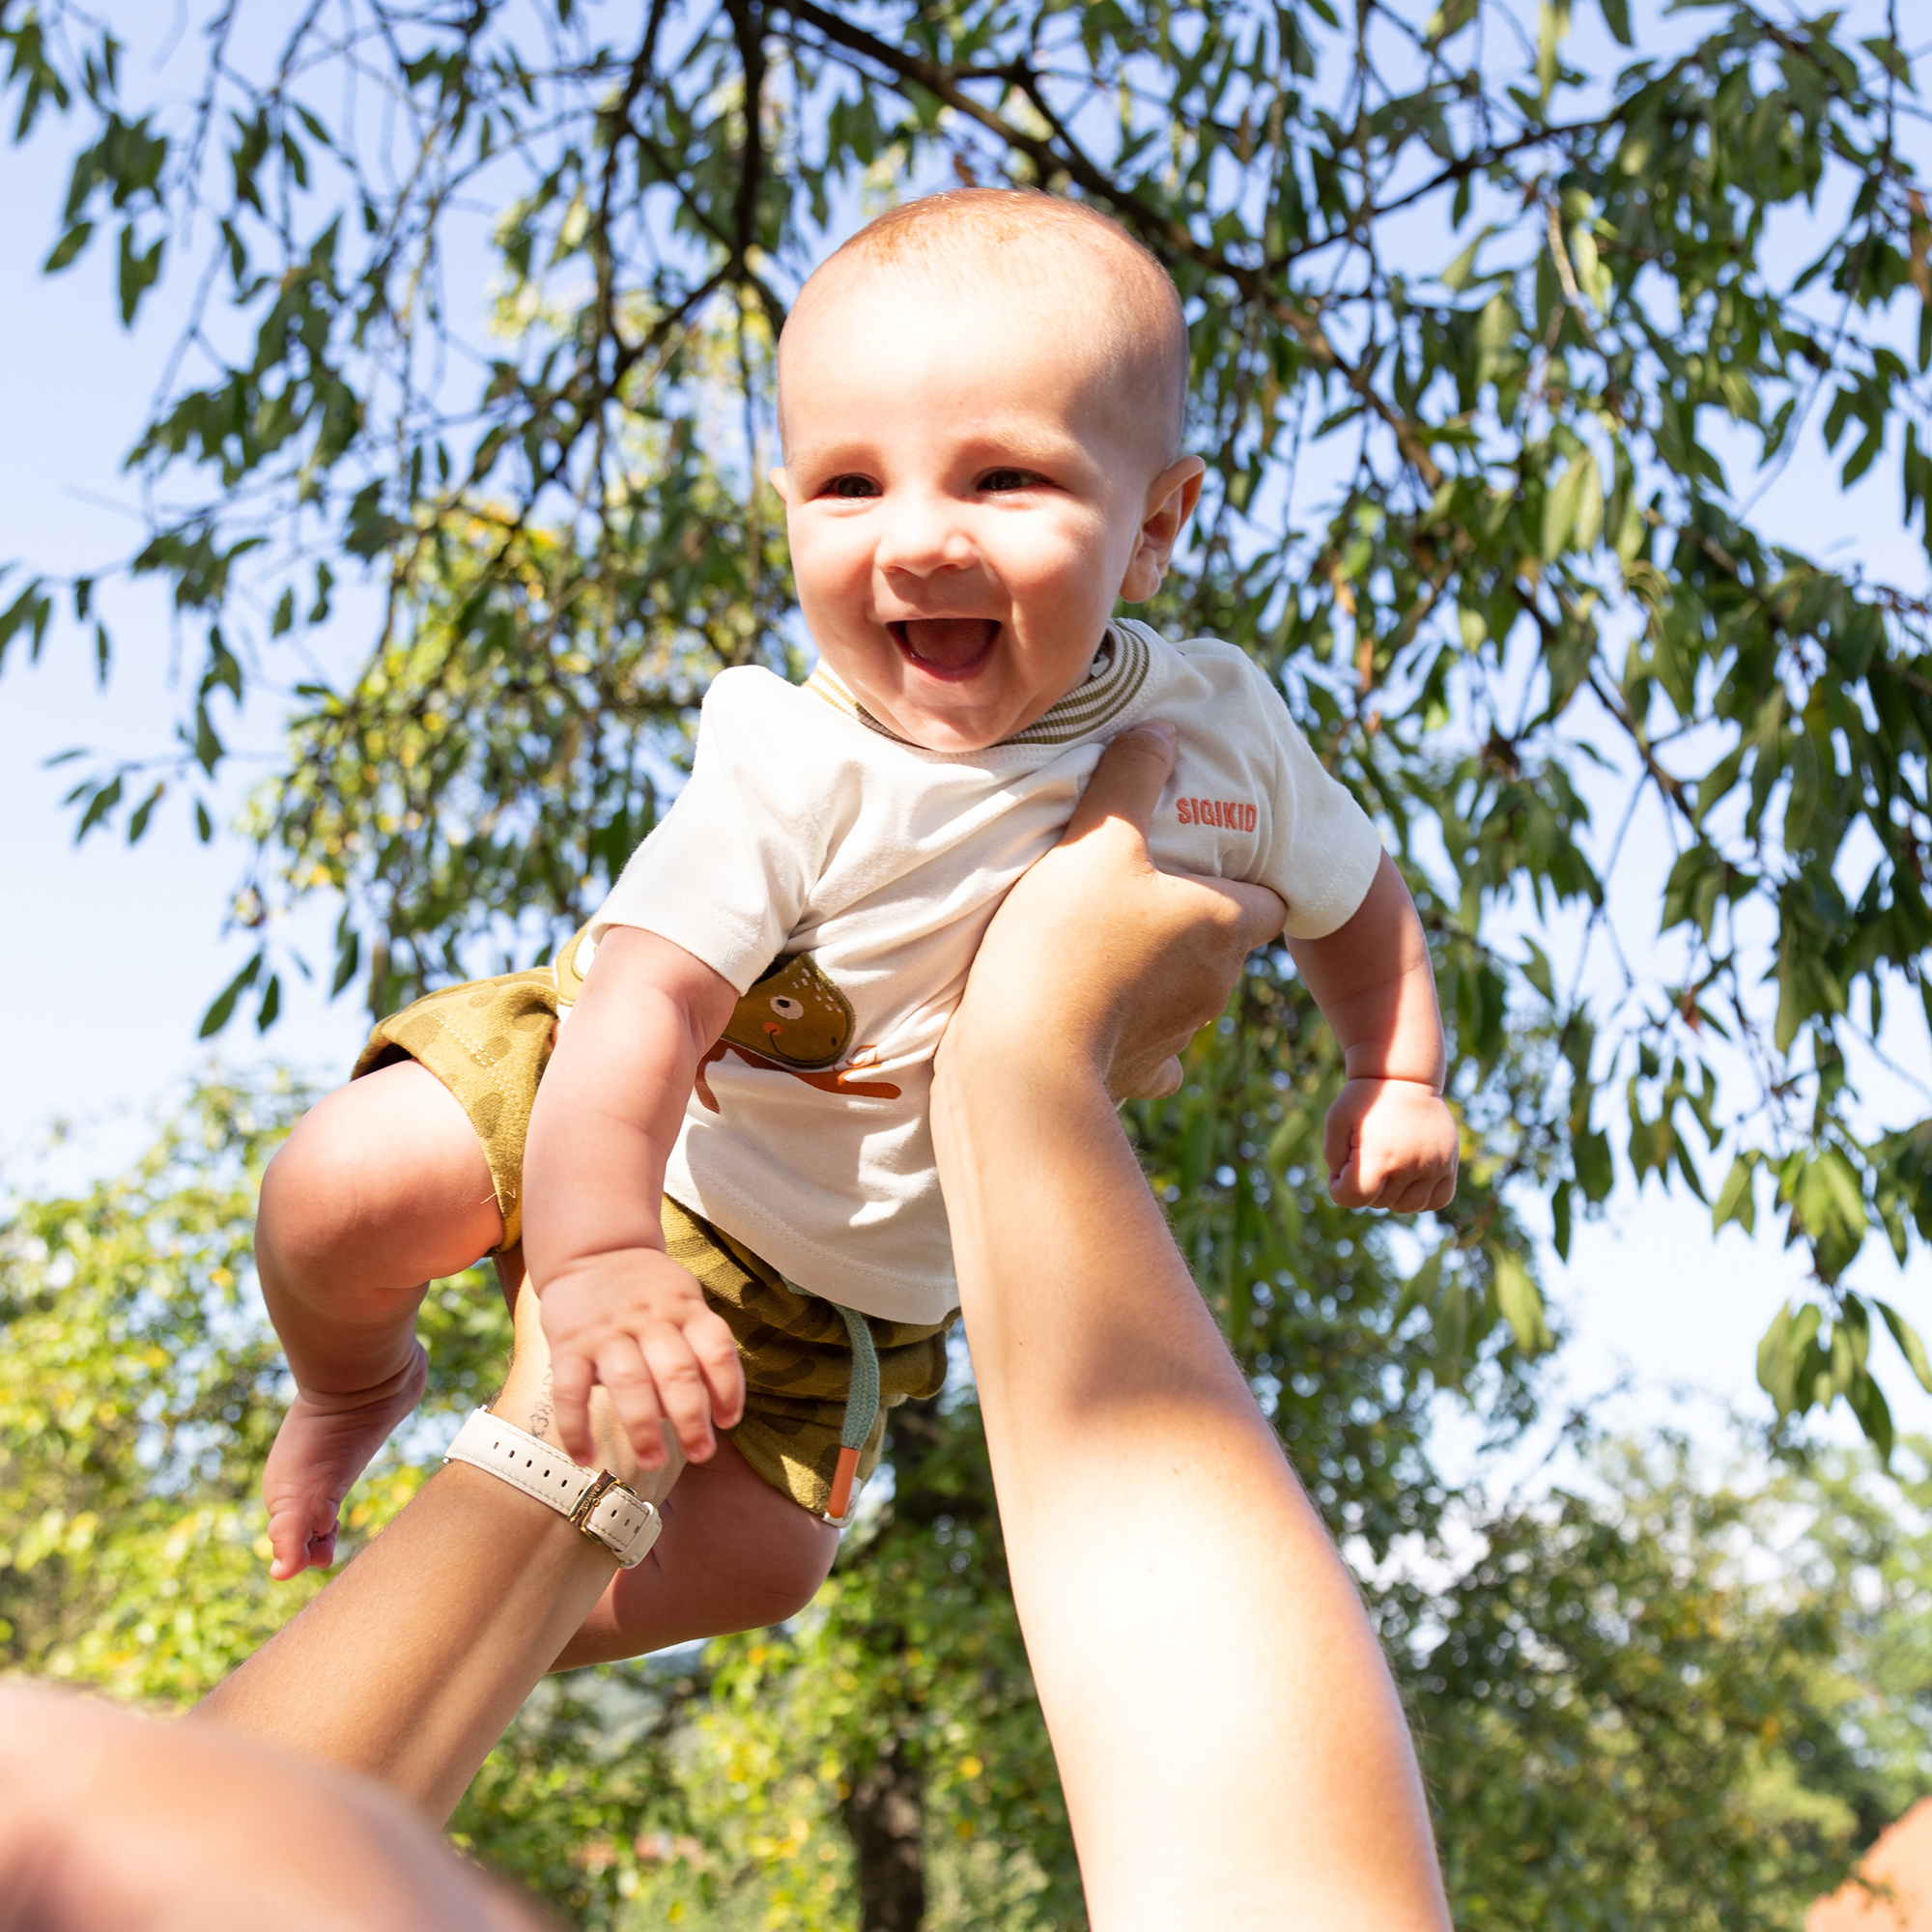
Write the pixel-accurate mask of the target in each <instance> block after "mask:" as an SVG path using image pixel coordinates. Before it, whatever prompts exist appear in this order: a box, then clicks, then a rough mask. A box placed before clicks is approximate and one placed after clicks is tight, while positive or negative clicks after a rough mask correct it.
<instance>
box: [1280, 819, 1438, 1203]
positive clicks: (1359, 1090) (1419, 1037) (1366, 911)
mask: <svg viewBox="0 0 1932 1932" xmlns="http://www.w3.org/2000/svg"><path fill="white" fill-rule="evenodd" d="M1287 944H1288V950H1289V952H1291V953H1292V954H1293V958H1294V963H1295V966H1296V968H1297V969H1298V970H1299V971H1300V974H1301V977H1302V980H1304V982H1305V983H1306V984H1307V987H1308V990H1309V991H1310V992H1311V993H1313V994H1314V996H1315V1001H1316V1004H1317V1005H1318V1006H1319V1007H1320V1008H1321V1014H1322V1017H1323V1018H1324V1019H1325V1020H1326V1021H1327V1022H1328V1025H1329V1029H1330V1031H1332V1032H1333V1034H1334V1035H1335V1037H1336V1038H1337V1039H1338V1040H1339V1041H1340V1042H1341V1046H1342V1055H1343V1064H1344V1065H1345V1066H1346V1067H1347V1068H1348V1080H1347V1083H1346V1084H1345V1085H1344V1087H1343V1089H1342V1092H1341V1094H1340V1096H1339V1097H1338V1098H1337V1100H1336V1102H1335V1104H1334V1105H1333V1106H1332V1107H1331V1108H1329V1110H1328V1123H1327V1131H1326V1134H1325V1135H1324V1138H1323V1144H1322V1153H1323V1155H1324V1157H1325V1158H1326V1160H1327V1162H1328V1177H1329V1178H1328V1192H1329V1193H1330V1195H1331V1196H1333V1198H1334V1199H1335V1200H1336V1201H1337V1202H1338V1203H1340V1205H1341V1206H1342V1207H1344V1208H1394V1209H1395V1210H1396V1211H1397V1212H1398V1213H1402V1214H1413V1213H1418V1212H1420V1211H1421V1210H1422V1209H1423V1208H1444V1207H1447V1206H1448V1204H1449V1201H1450V1199H1451V1197H1452V1196H1453V1195H1454V1194H1455V1192H1456V1155H1457V1139H1456V1122H1455V1120H1454V1119H1453V1117H1452V1116H1451V1115H1450V1112H1449V1109H1448V1108H1447V1107H1446V1106H1445V1105H1444V1104H1443V1101H1442V1081H1443V1074H1444V1070H1445V1063H1444V1059H1443V1051H1442V1019H1441V1015H1440V1013H1439V1012H1438V1010H1437V1009H1436V1005H1435V974H1434V972H1433V971H1432V970H1431V968H1430V964H1429V947H1428V943H1427V942H1426V941H1425V940H1424V938H1423V936H1422V922H1421V921H1420V920H1418V919H1417V918H1416V916H1415V903H1414V901H1413V900H1412V899H1410V897H1409V895H1408V888H1407V887H1406V886H1405V885H1404V884H1403V882H1402V874H1401V873H1400V872H1399V871H1397V870H1396V867H1395V862H1394V861H1393V860H1392V859H1391V858H1390V857H1389V856H1388V854H1387V853H1383V855H1382V862H1381V866H1380V867H1379V868H1378V871H1377V873H1376V876H1375V881H1374V883H1373V884H1372V885H1371V886H1370V887H1369V891H1368V896H1367V897H1366V898H1364V899H1363V901H1362V903H1361V904H1360V905H1359V906H1358V907H1357V908H1356V909H1355V912H1354V915H1353V916H1352V917H1351V918H1350V920H1349V921H1348V922H1347V923H1344V924H1343V925H1340V926H1338V927H1337V928H1336V929H1335V930H1334V931H1333V932H1331V933H1329V934H1328V935H1327V936H1326V937H1325V938H1322V939H1291V940H1289V941H1288V942H1287Z"/></svg>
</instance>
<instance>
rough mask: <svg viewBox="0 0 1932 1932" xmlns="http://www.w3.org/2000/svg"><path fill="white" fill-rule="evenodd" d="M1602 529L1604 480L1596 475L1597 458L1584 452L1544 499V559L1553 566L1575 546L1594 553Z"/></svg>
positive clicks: (1558, 479)
mask: <svg viewBox="0 0 1932 1932" xmlns="http://www.w3.org/2000/svg"><path fill="white" fill-rule="evenodd" d="M1603 529H1604V485H1603V479H1602V478H1601V477H1600V476H1599V475H1598V473H1597V459H1596V458H1595V457H1594V456H1593V455H1591V454H1590V452H1589V451H1588V450H1585V451H1584V452H1583V454H1582V455H1580V456H1578V457H1577V458H1575V459H1574V460H1573V461H1572V462H1571V463H1570V465H1569V466H1568V468H1566V469H1565V470H1564V471H1563V474H1562V475H1561V476H1560V477H1558V478H1557V480H1556V487H1555V488H1554V489H1553V490H1551V491H1550V492H1549V493H1548V495H1547V496H1546V497H1544V499H1543V546H1542V550H1543V555H1544V558H1545V559H1546V561H1548V562H1552V563H1553V562H1554V561H1555V560H1556V558H1557V557H1558V556H1560V555H1561V554H1563V552H1564V551H1566V550H1568V549H1569V548H1571V546H1572V544H1573V543H1574V545H1575V547H1576V548H1577V550H1582V551H1588V550H1593V549H1594V548H1595V547H1596V543H1597V539H1598V538H1599V537H1600V536H1601V535H1602V534H1603Z"/></svg>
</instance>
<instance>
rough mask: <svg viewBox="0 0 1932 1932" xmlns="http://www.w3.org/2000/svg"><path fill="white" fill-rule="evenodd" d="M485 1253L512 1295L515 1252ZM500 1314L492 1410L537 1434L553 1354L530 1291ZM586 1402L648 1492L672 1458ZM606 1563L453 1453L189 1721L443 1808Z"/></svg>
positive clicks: (609, 1462) (607, 1578)
mask: <svg viewBox="0 0 1932 1932" xmlns="http://www.w3.org/2000/svg"><path fill="white" fill-rule="evenodd" d="M499 1266H500V1267H501V1268H502V1269H503V1272H504V1276H505V1281H506V1285H508V1286H509V1287H510V1288H511V1289H513V1290H514V1289H515V1288H516V1287H517V1286H518V1284H519V1283H520V1281H521V1276H522V1269H521V1262H520V1260H519V1258H518V1257H517V1256H516V1255H515V1254H514V1253H512V1254H510V1255H507V1256H505V1257H504V1258H503V1260H502V1261H501V1262H500V1263H499ZM514 1313H515V1319H516V1327H517V1352H516V1359H515V1361H514V1363H513V1365H512V1367H511V1371H510V1378H509V1380H508V1381H507V1383H506V1384H505V1385H504V1388H503V1392H502V1394H501V1395H499V1396H498V1397H497V1400H496V1401H495V1402H494V1403H492V1404H491V1407H492V1408H493V1409H494V1410H495V1412H496V1413H497V1414H498V1415H500V1416H502V1417H503V1418H504V1420H505V1421H508V1422H513V1423H515V1424H516V1425H517V1426H518V1427H519V1428H520V1429H527V1430H529V1431H530V1432H531V1433H532V1434H541V1433H542V1432H543V1430H544V1429H545V1427H546V1424H547V1418H548V1416H549V1412H550V1390H549V1380H548V1374H547V1367H548V1362H549V1355H548V1352H547V1350H545V1347H544V1341H543V1330H542V1327H541V1324H540V1321H539V1318H538V1311H537V1302H536V1296H535V1295H534V1294H526V1293H518V1294H516V1296H515V1306H514ZM591 1413H592V1418H593V1421H594V1422H595V1423H596V1425H597V1440H596V1448H597V1452H598V1455H597V1460H599V1461H601V1463H602V1464H603V1466H604V1467H606V1468H609V1469H611V1470H612V1471H614V1472H615V1473H616V1474H618V1475H620V1476H623V1477H624V1478H625V1479H626V1480H627V1481H629V1482H631V1484H632V1486H633V1487H634V1488H635V1489H636V1490H637V1491H638V1492H639V1494H641V1495H643V1496H646V1497H647V1498H649V1499H650V1500H652V1501H657V1500H660V1499H662V1497H663V1496H664V1495H665V1494H666V1493H667V1492H668V1491H669V1489H670V1486H671V1485H672V1483H674V1482H675V1481H676V1479H677V1476H678V1474H679V1473H680V1471H681V1470H682V1468H683V1462H682V1459H681V1458H679V1457H678V1456H677V1455H676V1454H675V1453H674V1452H673V1453H672V1454H671V1455H670V1457H669V1460H668V1463H667V1464H666V1466H664V1467H663V1468H660V1469H658V1470H655V1471H652V1472H650V1473H649V1474H644V1473H642V1472H639V1471H638V1470H637V1469H636V1468H635V1466H634V1463H633V1461H632V1458H631V1455H630V1444H629V1438H628V1436H627V1435H626V1433H625V1432H624V1430H623V1429H622V1428H620V1427H618V1426H617V1425H616V1422H615V1419H614V1417H613V1416H612V1414H611V1409H610V1408H609V1406H607V1405H606V1404H605V1403H603V1402H601V1401H600V1402H598V1403H596V1404H594V1405H593V1406H592V1410H591ZM616 1568H617V1566H616V1560H615V1559H614V1558H613V1557H612V1556H611V1553H610V1551H609V1550H607V1549H605V1548H602V1546H600V1545H598V1544H596V1543H593V1542H591V1541H590V1539H589V1538H587V1537H586V1536H584V1535H583V1534H582V1531H580V1530H577V1529H574V1528H572V1527H571V1525H570V1523H569V1522H568V1521H567V1520H565V1519H564V1518H563V1517H560V1516H558V1515H557V1514H556V1512H555V1511H554V1510H552V1509H549V1508H547V1507H546V1506H545V1505H544V1504H542V1503H540V1502H538V1501H537V1500H536V1499H535V1498H534V1497H531V1496H526V1495H524V1494H523V1493H522V1492H520V1491H517V1490H514V1489H512V1488H511V1487H510V1486H509V1485H508V1484H507V1483H504V1482H501V1481H499V1480H498V1479H497V1477H495V1476H492V1475H489V1474H487V1473H486V1472H485V1471H483V1470H481V1469H476V1468H472V1467H470V1466H469V1464H468V1463H450V1464H448V1465H447V1466H446V1467H444V1468H443V1469H441V1470H440V1471H439V1472H438V1473H437V1474H436V1475H435V1476H433V1477H432V1478H431V1479H430V1481H429V1483H428V1484H427V1485H426V1486H425V1487H424V1489H423V1490H422V1491H421V1492H420V1493H419V1494H417V1495H416V1496H415V1498H414V1499H413V1500H412V1502H411V1503H410V1505H409V1507H408V1508H406V1509H405V1510H404V1511H403V1513H402V1514H401V1515H400V1516H399V1517H398V1518H397V1519H396V1520H395V1521H394V1522H392V1523H390V1524H389V1526H388V1527H387V1528H386V1529H385V1530H384V1531H383V1533H382V1534H381V1535H380V1536H378V1537H377V1538H376V1539H375V1540H374V1541H373V1542H372V1543H371V1544H370V1545H369V1547H368V1548H366V1549H364V1550H363V1551H362V1552H361V1553H360V1554H359V1555H358V1556H357V1557H356V1558H355V1562H353V1563H352V1564H351V1565H350V1566H349V1567H348V1569H347V1570H345V1571H344V1572H343V1573H342V1575H341V1576H340V1577H336V1578H335V1580H334V1581H333V1582H331V1583H330V1584H329V1586H328V1588H327V1589H326V1590H325V1591H323V1593H322V1594H321V1595H320V1596H319V1597H317V1598H316V1599H315V1601H314V1602H313V1603H311V1604H310V1605H308V1606H307V1607H306V1608H305V1609H304V1610H303V1611H302V1612H301V1614H300V1615H299V1616H298V1617H297V1618H295V1619H294V1620H293V1621H292V1622H291V1623H289V1624H288V1625H286V1626H285V1627H284V1628H283V1629H282V1630H281V1631H280V1632H279V1633H278V1634H276V1635H275V1636H273V1637H272V1638H270V1641H269V1642H268V1643H266V1644H264V1645H263V1646H262V1648H261V1649H260V1650H258V1651H257V1652H256V1653H255V1655H254V1656H253V1657H251V1658H249V1659H248V1661H247V1662H245V1663H243V1664H241V1666H240V1667H239V1668H238V1669H236V1670H235V1671H234V1672H233V1673H232V1674H231V1675H230V1676H228V1677H227V1678H225V1679H224V1680H223V1681H222V1682H221V1683H220V1684H218V1685H217V1686H216V1687H215V1688H214V1690H212V1691H210V1692H209V1694H208V1695H207V1696H206V1697H205V1698H203V1700H202V1701H201V1703H200V1704H198V1705H197V1706H196V1707H195V1710H194V1713H193V1718H194V1719H196V1720H213V1721H214V1722H216V1723H220V1724H222V1725H225V1726H226V1727H228V1728H229V1729H231V1730H236V1731H240V1732H243V1733H245V1734H247V1735H248V1736H250V1737H253V1738H256V1739H258V1740H261V1741H263V1742H266V1743H268V1744H270V1745H273V1746H277V1747H282V1748H285V1749H288V1750H293V1751H296V1752H298V1753H299V1754H301V1755H302V1756H304V1757H307V1758H312V1759H319V1760H322V1761H323V1762H326V1763H328V1764H332V1765H336V1766H339V1767H341V1768H342V1769H344V1770H346V1771H351V1772H356V1773H360V1774H362V1775H363V1776H369V1777H375V1778H380V1779H381V1780H382V1781H383V1782H384V1784H386V1785H388V1786H390V1787H391V1788H392V1789H394V1790H397V1791H400V1792H401V1793H402V1794H403V1795H404V1796H405V1797H407V1798H410V1799H412V1800H413V1801H414V1803H415V1804H417V1805H418V1806H420V1807H421V1809H422V1810H423V1811H424V1812H426V1813H427V1814H428V1815H429V1816H430V1817H431V1818H433V1819H436V1820H438V1821H440V1820H441V1819H444V1818H446V1817H447V1816H448V1815H449V1813H450V1812H451V1811H452V1810H454V1809H455V1808H456V1804H457V1801H458V1800H459V1799H460V1798H461V1797H462V1796H463V1794H464V1792H465V1791H466V1790H467V1789H468V1788H469V1780H470V1779H471V1778H472V1777H473V1776H475V1775H476V1769H477V1767H478V1766H479V1765H480V1764H481V1763H482V1762H483V1760H484V1758H485V1757H487V1756H488V1755H489V1753H490V1751H491V1749H492V1748H493V1747H495V1745H496V1743H497V1739H498V1738H499V1737H500V1736H501V1735H502V1733H503V1730H504V1727H505V1726H506V1725H507V1724H508V1723H509V1721H510V1719H512V1718H513V1717H515V1715H516V1713H517V1710H518V1707H519V1706H520V1705H521V1704H522V1703H523V1701H524V1699H525V1698H526V1696H528V1695H529V1693H530V1690H532V1688H533V1687H534V1686H535V1684H536V1683H537V1680H538V1679H539V1678H541V1677H542V1676H543V1674H544V1673H545V1671H547V1670H548V1669H550V1667H551V1665H552V1664H553V1663H554V1662H556V1659H557V1656H558V1654H559V1653H560V1652H561V1651H562V1649H563V1647H564V1645H565V1644H566V1643H568V1642H569V1640H570V1638H571V1637H572V1636H573V1635H574V1634H576V1632H577V1629H578V1627H579V1626H580V1625H581V1624H582V1621H583V1619H584V1618H585V1617H586V1616H587V1615H588V1614H589V1613H590V1610H591V1607H592V1605H595V1604H596V1602H597V1600H598V1598H599V1597H600V1596H602V1595H603V1593H604V1591H605V1590H606V1589H607V1588H608V1587H609V1585H610V1582H611V1577H613V1576H614V1575H615V1574H616Z"/></svg>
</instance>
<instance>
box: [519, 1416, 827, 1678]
mask: <svg viewBox="0 0 1932 1932" xmlns="http://www.w3.org/2000/svg"><path fill="white" fill-rule="evenodd" d="M658 1508H659V1511H660V1513H661V1514H662V1515H663V1517H664V1529H663V1531H662V1533H661V1534H660V1535H659V1537H658V1540H657V1542H656V1544H655V1545H653V1546H652V1548H651V1553H650V1554H649V1555H648V1556H646V1557H645V1558H644V1560H643V1561H642V1562H641V1563H639V1565H638V1567H637V1568H636V1569H635V1570H619V1571H618V1572H617V1574H616V1576H615V1577H612V1578H611V1587H610V1588H609V1589H608V1590H606V1591H605V1592H604V1595H603V1597H602V1598H601V1599H600V1600H599V1602H598V1605H597V1607H596V1608H595V1609H593V1610H592V1611H591V1612H590V1614H589V1615H588V1616H587V1617H585V1618H584V1620H583V1624H582V1629H580V1630H579V1631H578V1633H577V1634H576V1635H575V1636H574V1637H572V1638H571V1640H570V1641H569V1643H567V1644H566V1645H565V1646H564V1648H563V1654H562V1655H561V1656H560V1657H559V1658H558V1659H557V1661H556V1662H555V1664H554V1666H553V1668H554V1669H557V1670H569V1669H572V1668H574V1667H575V1666H576V1665H578V1664H580V1663H610V1662H614V1661H615V1660H617V1659H618V1658H622V1657H641V1656H642V1655H643V1654H644V1653H645V1652H646V1651H648V1650H663V1649H664V1648H665V1647H666V1646H667V1645H668V1644H673V1643H689V1642H691V1641H692V1640H693V1639H694V1638H696V1637H703V1636H723V1635H725V1634H726V1633H727V1632H730V1631H742V1630H762V1629H763V1628H764V1627H765V1626H766V1625H767V1624H781V1623H783V1622H784V1620H785V1619H786V1618H787V1617H789V1616H795V1615H796V1614H797V1613H798V1612H799V1611H800V1610H802V1609H803V1608H804V1607H805V1606H806V1605H807V1604H809V1603H810V1601H811V1600H812V1598H813V1597H814V1596H815V1595H816V1594H817V1591H818V1586H819V1585H820V1584H821V1583H822V1582H824V1581H825V1573H826V1572H827V1571H828V1570H830V1569H831V1568H832V1559H833V1557H834V1556H836V1555H837V1554H838V1531H837V1530H836V1529H834V1528H832V1527H831V1526H830V1525H829V1524H828V1523H824V1522H821V1521H820V1520H819V1519H818V1518H817V1517H815V1516H809V1515H807V1513H806V1512H805V1511H804V1510H803V1509H801V1508H800V1507H799V1506H798V1504H797V1503H795V1502H793V1501H792V1500H791V1498H790V1497H789V1496H782V1495H781V1494H780V1493H779V1492H778V1491H776V1490H775V1489H773V1488H772V1486H771V1485H770V1484H769V1483H768V1482H766V1481H765V1480H764V1478H763V1477H762V1476H760V1475H759V1474H758V1473H757V1472H756V1471H755V1470H754V1469H753V1467H752V1465H751V1464H750V1463H748V1462H746V1461H745V1459H744V1458H743V1457H742V1456H741V1455H739V1453H738V1452H737V1450H736V1449H735V1448H733V1447H732V1445H731V1439H730V1437H729V1436H720V1438H719V1441H718V1453H717V1454H716V1455H715V1456H713V1457H712V1459H711V1461H710V1462H708V1463H688V1464H687V1465H686V1466H685V1470H684V1473H683V1474H682V1475H680V1476H679V1477H678V1479H677V1483H676V1486H675V1487H674V1488H673V1489H672V1490H671V1492H670V1494H669V1495H668V1496H667V1497H665V1499H664V1501H663V1502H662V1503H660V1504H659V1505H658Z"/></svg>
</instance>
